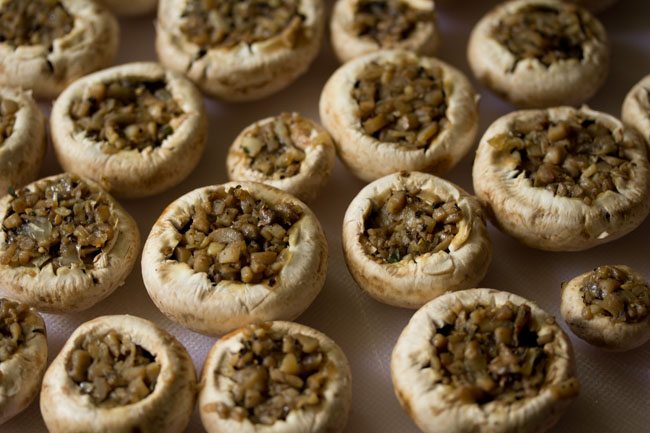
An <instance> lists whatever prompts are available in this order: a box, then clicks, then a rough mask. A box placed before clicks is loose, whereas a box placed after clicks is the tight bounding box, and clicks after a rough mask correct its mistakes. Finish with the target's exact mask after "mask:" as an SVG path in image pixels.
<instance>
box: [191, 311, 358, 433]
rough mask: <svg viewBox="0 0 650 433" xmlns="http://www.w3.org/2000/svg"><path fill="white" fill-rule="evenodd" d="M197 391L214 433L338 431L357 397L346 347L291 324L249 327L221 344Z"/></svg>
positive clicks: (206, 424)
mask: <svg viewBox="0 0 650 433" xmlns="http://www.w3.org/2000/svg"><path fill="white" fill-rule="evenodd" d="M200 388H201V392H200V394H199V411H200V414H201V420H202V421H203V426H204V427H205V429H206V430H207V431H208V432H209V433H217V432H226V431H239V432H244V433H253V432H265V433H289V432H298V431H300V432H301V433H329V432H331V433H340V432H342V431H343V428H344V427H345V424H346V422H347V418H348V412H349V410H350V404H351V394H352V386H351V374H350V367H349V364H348V361H347V359H346V357H345V354H344V353H343V352H342V351H341V349H340V348H339V347H338V346H337V345H336V344H335V343H334V342H333V341H332V340H331V339H330V338H328V337H327V336H326V335H324V334H322V333H320V332H318V331H316V330H315V329H312V328H309V327H307V326H304V325H299V324H297V323H292V322H267V323H263V324H257V325H248V326H246V327H244V328H240V329H238V330H236V331H233V332H231V333H229V334H228V335H226V336H224V337H223V338H221V339H220V340H219V341H218V342H217V343H216V344H215V345H214V346H213V347H212V349H211V350H210V353H209V354H208V358H207V359H206V361H205V364H204V367H203V374H202V376H201V386H200Z"/></svg>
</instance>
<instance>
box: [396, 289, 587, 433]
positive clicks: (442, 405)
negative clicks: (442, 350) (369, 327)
mask: <svg viewBox="0 0 650 433" xmlns="http://www.w3.org/2000/svg"><path fill="white" fill-rule="evenodd" d="M508 301H509V302H511V303H512V304H514V305H515V306H518V305H522V304H526V305H528V306H529V307H530V309H531V313H532V318H533V320H535V321H536V322H538V323H540V324H541V328H540V331H539V332H538V334H542V333H543V334H544V335H549V336H553V337H554V338H553V340H552V341H551V342H549V343H547V344H546V345H545V347H544V351H545V352H547V353H549V354H551V356H552V360H551V364H550V365H549V366H548V370H547V380H548V381H547V383H545V385H544V386H543V387H542V389H541V390H540V392H539V393H538V395H536V396H535V397H532V398H525V399H522V400H519V401H517V402H516V403H512V404H504V403H502V402H499V401H498V400H494V401H491V402H488V403H486V404H483V405H481V404H478V403H462V402H454V401H453V400H451V398H450V397H451V395H450V394H451V393H452V392H453V391H454V389H455V388H454V387H453V386H451V385H444V384H441V383H438V384H434V383H432V381H433V380H434V377H435V374H436V372H435V371H432V370H433V369H432V368H426V367H422V366H423V365H425V364H426V363H427V362H428V360H429V357H430V353H431V351H432V343H431V339H432V337H433V336H434V334H435V331H436V327H440V326H443V325H444V323H446V322H445V318H446V317H447V316H448V315H449V314H450V311H455V310H454V309H458V308H463V309H466V310H471V309H472V308H473V307H475V306H479V305H482V306H493V305H494V306H501V305H504V304H505V303H507V302H508ZM552 319H553V318H552V316H550V315H549V314H548V313H546V312H545V311H544V310H542V309H541V308H539V307H538V306H537V305H535V304H534V303H533V302H531V301H528V300H526V299H524V298H522V297H520V296H517V295H514V294H512V293H508V292H503V291H498V290H494V289H469V290H462V291H459V292H451V293H447V294H445V295H442V296H440V297H438V298H436V299H434V300H433V301H431V302H429V303H428V304H426V305H424V306H423V307H422V308H421V309H420V310H418V311H417V312H416V313H415V314H414V315H413V317H412V318H411V320H410V321H409V323H408V325H407V326H406V328H404V330H403V331H402V334H401V335H400V337H399V339H398V340H397V344H396V345H395V348H394V349H393V355H392V358H391V375H392V379H393V387H394V389H395V394H396V396H397V398H398V400H399V402H400V404H401V405H402V407H403V408H404V410H405V411H406V412H407V413H408V414H409V416H410V417H411V418H412V419H413V421H414V422H415V423H416V424H417V426H418V427H419V428H420V430H422V431H423V432H425V433H461V432H463V433H464V432H476V433H511V432H525V433H541V432H544V431H547V430H548V429H550V428H551V427H552V426H553V425H555V424H556V423H557V421H558V420H559V418H560V417H561V415H562V414H563V413H564V411H565V410H566V409H567V407H568V406H569V404H570V403H571V401H572V400H573V399H574V398H575V397H576V396H577V394H578V392H579V384H578V383H577V381H576V379H575V358H574V355H573V348H572V346H571V341H570V340H569V338H568V337H567V335H566V334H565V333H564V332H563V331H562V329H561V328H560V327H559V326H558V325H557V324H556V323H555V322H554V321H553V320H552ZM547 320H550V323H549V322H547ZM432 325H434V326H432Z"/></svg>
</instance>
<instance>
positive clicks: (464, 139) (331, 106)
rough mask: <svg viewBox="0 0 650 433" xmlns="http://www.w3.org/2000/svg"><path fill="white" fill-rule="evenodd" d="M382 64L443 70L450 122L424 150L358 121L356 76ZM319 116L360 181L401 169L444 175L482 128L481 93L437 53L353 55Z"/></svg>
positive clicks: (330, 85)
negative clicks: (377, 134)
mask: <svg viewBox="0 0 650 433" xmlns="http://www.w3.org/2000/svg"><path fill="white" fill-rule="evenodd" d="M374 62H377V63H379V64H382V63H396V64H401V63H402V62H417V63H419V64H421V65H422V66H424V67H429V68H440V69H441V71H442V81H443V87H444V90H445V92H447V94H448V96H447V104H448V106H447V109H446V114H445V117H446V119H447V120H448V122H449V124H448V125H446V126H445V127H444V128H443V129H442V130H441V131H440V133H438V134H437V135H436V137H435V138H434V139H433V140H432V141H431V142H430V143H429V144H428V147H427V149H426V151H425V152H423V151H422V149H408V148H403V146H402V145H400V144H397V143H389V142H382V141H380V140H378V139H376V138H374V137H373V136H370V135H368V134H367V133H366V132H365V130H364V128H363V126H362V123H361V121H360V119H359V114H358V112H359V104H358V103H357V102H356V100H355V99H354V97H353V95H352V91H353V89H354V86H355V83H356V82H357V77H358V76H359V75H360V74H361V73H362V71H363V70H364V69H365V68H366V67H367V66H368V65H370V64H372V63H374ZM319 109H320V117H321V122H322V123H323V126H325V129H327V130H328V131H329V133H330V134H332V138H334V144H335V145H336V150H337V154H338V156H339V157H340V158H341V160H342V161H343V163H344V164H345V165H346V166H347V168H348V169H349V170H350V171H351V172H352V174H354V175H355V176H356V177H358V178H359V179H361V180H363V181H365V182H371V181H373V180H375V179H378V178H380V177H383V176H386V175H388V174H391V173H395V172H398V171H401V170H409V171H423V172H428V173H433V174H436V175H439V176H441V175H443V174H444V173H446V172H447V171H449V170H451V169H452V168H453V167H454V166H455V165H456V164H457V163H458V162H459V161H460V160H461V159H462V158H463V157H464V156H465V154H467V152H469V150H470V149H471V147H472V146H473V144H474V139H475V137H476V132H477V130H478V96H477V95H476V94H475V92H474V89H473V88H472V85H471V84H470V82H469V80H468V79H467V78H466V77H465V76H464V75H463V73H462V72H460V71H459V70H457V69H455V68H453V67H452V66H450V65H448V64H446V63H444V62H441V61H440V60H437V59H435V58H433V57H420V56H418V55H417V54H414V53H410V52H407V51H400V50H380V51H377V52H374V53H370V54H367V55H365V56H362V57H359V58H356V59H353V60H351V61H349V62H347V63H345V64H344V65H342V66H340V67H339V69H337V70H336V72H334V74H333V75H332V76H331V77H330V78H329V80H328V81H327V83H326V84H325V87H324V88H323V91H322V93H321V97H320V103H319Z"/></svg>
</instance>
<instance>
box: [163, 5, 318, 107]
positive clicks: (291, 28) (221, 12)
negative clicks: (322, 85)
mask: <svg viewBox="0 0 650 433" xmlns="http://www.w3.org/2000/svg"><path fill="white" fill-rule="evenodd" d="M324 20H325V17H324V10H323V2H322V0H279V1H275V2H268V1H262V0H240V1H237V2H234V1H228V2H218V1H203V0H161V1H160V5H159V7H158V20H157V25H156V51H157V52H158V57H159V59H160V62H161V63H162V64H163V65H164V66H165V67H166V68H169V69H171V70H174V71H177V72H179V73H182V74H186V75H187V77H188V78H189V79H191V80H192V81H194V83H196V85H197V86H198V87H199V88H200V89H201V90H202V91H203V92H204V93H206V94H208V95H210V96H213V97H215V98H219V99H224V100H227V101H251V100H255V99H260V98H263V97H265V96H268V95H271V94H272V93H276V92H278V91H279V90H281V89H283V88H285V87H287V86H288V85H289V84H291V83H292V82H293V81H295V80H296V79H297V78H298V77H299V76H301V75H303V74H304V73H305V72H306V71H307V68H308V67H309V65H310V64H311V63H312V61H313V60H314V58H315V57H316V55H317V54H318V51H319V50H320V45H321V38H322V35H323V27H324ZM226 29H227V30H226Z"/></svg>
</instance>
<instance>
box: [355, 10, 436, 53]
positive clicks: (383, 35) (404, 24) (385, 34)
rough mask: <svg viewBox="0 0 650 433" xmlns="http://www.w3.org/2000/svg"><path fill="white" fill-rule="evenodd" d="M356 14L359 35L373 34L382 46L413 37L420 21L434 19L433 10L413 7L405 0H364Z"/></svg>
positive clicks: (393, 44) (372, 36) (356, 27)
mask: <svg viewBox="0 0 650 433" xmlns="http://www.w3.org/2000/svg"><path fill="white" fill-rule="evenodd" d="M356 6H357V9H356V11H355V14H354V22H353V26H354V30H355V32H356V34H357V36H361V37H364V36H365V37H369V38H371V39H373V40H374V41H375V42H377V43H378V44H379V45H380V46H382V47H391V46H395V45H397V44H399V43H400V42H402V41H404V40H405V39H408V38H410V37H411V35H412V34H413V32H414V31H415V30H416V29H417V27H418V24H420V23H429V22H433V20H434V18H435V16H434V13H433V11H422V10H417V9H414V8H412V7H410V6H409V5H408V4H407V3H406V2H405V1H404V0H388V1H377V0H361V1H359V2H358V3H357V5H356Z"/></svg>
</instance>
